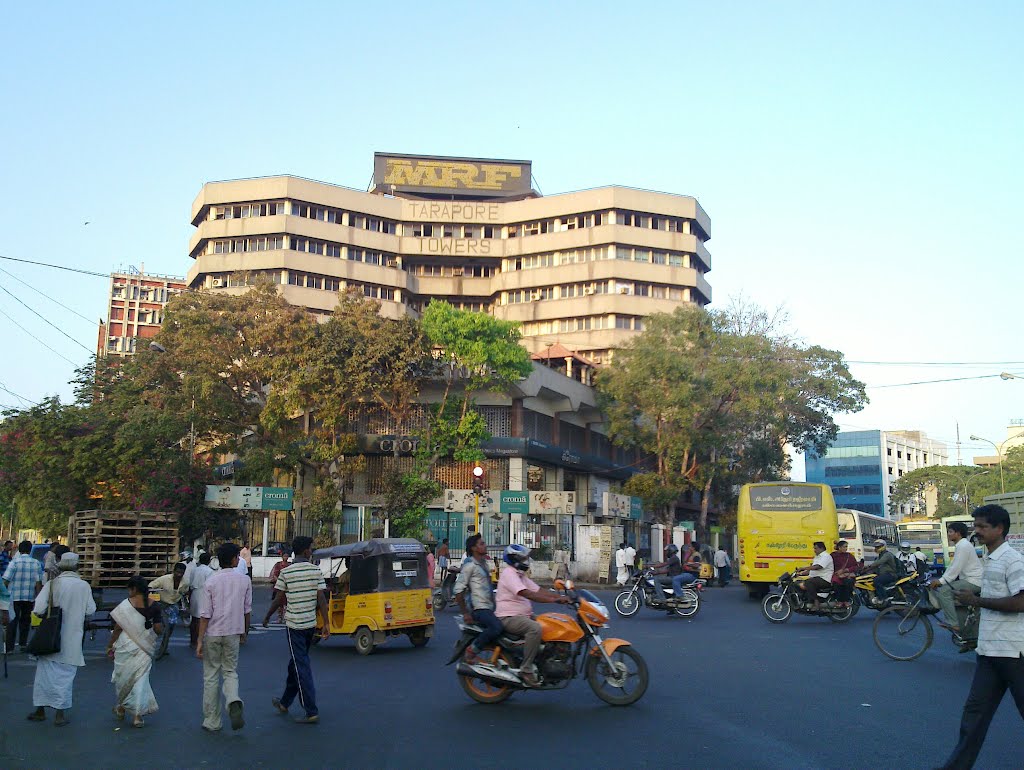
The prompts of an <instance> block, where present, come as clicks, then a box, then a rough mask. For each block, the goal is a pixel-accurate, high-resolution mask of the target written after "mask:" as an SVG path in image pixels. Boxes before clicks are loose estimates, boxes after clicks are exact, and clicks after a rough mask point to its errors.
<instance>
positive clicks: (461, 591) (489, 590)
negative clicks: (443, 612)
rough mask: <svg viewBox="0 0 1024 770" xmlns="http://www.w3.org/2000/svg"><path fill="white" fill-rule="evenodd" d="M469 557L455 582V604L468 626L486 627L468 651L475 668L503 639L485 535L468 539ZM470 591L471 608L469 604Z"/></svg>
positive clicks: (466, 657) (466, 656)
mask: <svg viewBox="0 0 1024 770" xmlns="http://www.w3.org/2000/svg"><path fill="white" fill-rule="evenodd" d="M466 555H467V556H468V557H469V560H468V561H466V562H464V563H463V565H462V569H461V570H460V572H459V578H458V580H456V581H455V601H456V602H458V604H459V609H461V610H462V619H463V620H464V621H465V622H467V623H475V624H476V625H478V626H482V627H483V631H481V632H480V635H479V636H478V637H477V638H476V639H474V640H473V643H472V644H471V645H469V647H467V648H466V655H465V660H466V662H467V663H469V664H473V663H477V662H478V661H479V654H480V651H481V650H483V649H484V648H485V647H487V646H488V645H490V644H491V642H493V641H494V640H495V639H497V638H498V637H499V636H501V631H502V625H501V621H500V620H498V616H497V615H495V614H494V591H493V587H492V583H491V571H490V570H489V569H488V568H487V543H485V542H484V538H483V535H470V536H469V537H468V538H466ZM467 591H468V592H469V596H470V603H471V606H470V605H467V604H466V592H467Z"/></svg>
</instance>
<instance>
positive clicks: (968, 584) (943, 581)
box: [931, 521, 982, 644]
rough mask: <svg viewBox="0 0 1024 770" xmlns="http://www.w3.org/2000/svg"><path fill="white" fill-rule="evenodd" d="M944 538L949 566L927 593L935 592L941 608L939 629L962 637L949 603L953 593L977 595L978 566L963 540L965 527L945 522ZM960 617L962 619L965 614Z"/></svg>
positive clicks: (971, 550) (962, 523)
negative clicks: (949, 553) (949, 546)
mask: <svg viewBox="0 0 1024 770" xmlns="http://www.w3.org/2000/svg"><path fill="white" fill-rule="evenodd" d="M946 534H947V535H948V536H949V542H951V543H952V544H953V562H952V563H951V564H950V565H949V568H948V569H947V570H946V571H945V573H943V575H942V577H941V578H939V579H938V580H933V581H932V582H931V589H932V590H933V591H934V592H935V598H936V599H937V600H938V602H939V606H940V607H942V615H943V616H944V617H945V619H946V622H945V623H944V624H943V625H945V626H946V627H948V628H949V629H950V630H951V631H953V633H955V634H957V635H959V636H961V637H963V635H962V634H961V633H960V617H959V616H958V614H957V609H956V604H955V603H954V602H953V592H954V591H971V592H972V593H978V592H979V591H980V590H981V575H982V565H981V559H979V558H978V554H977V553H976V552H975V550H974V546H973V545H971V541H970V540H968V539H967V525H966V524H964V522H962V521H951V522H949V525H948V526H947V527H946ZM964 615H965V617H966V612H964ZM971 644H973V640H972V641H971Z"/></svg>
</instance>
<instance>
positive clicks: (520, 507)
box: [498, 491, 530, 513]
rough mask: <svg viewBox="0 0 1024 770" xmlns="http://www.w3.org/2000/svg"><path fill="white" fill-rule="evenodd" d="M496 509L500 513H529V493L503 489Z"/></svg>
mask: <svg viewBox="0 0 1024 770" xmlns="http://www.w3.org/2000/svg"><path fill="white" fill-rule="evenodd" d="M498 510H499V511H500V512H501V513H529V512H530V493H529V492H509V491H503V492H502V493H501V498H500V502H499V504H498Z"/></svg>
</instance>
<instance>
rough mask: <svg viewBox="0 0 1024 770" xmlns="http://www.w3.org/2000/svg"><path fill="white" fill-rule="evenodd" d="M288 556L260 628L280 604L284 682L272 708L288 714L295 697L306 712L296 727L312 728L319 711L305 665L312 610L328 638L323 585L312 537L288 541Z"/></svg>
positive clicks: (313, 625) (312, 630)
mask: <svg viewBox="0 0 1024 770" xmlns="http://www.w3.org/2000/svg"><path fill="white" fill-rule="evenodd" d="M292 553H293V554H294V555H295V556H294V560H293V561H292V563H291V564H289V565H288V566H287V567H285V568H284V569H283V570H281V573H280V574H279V575H278V577H277V584H276V585H275V586H274V587H275V588H276V589H277V595H276V596H275V597H274V601H272V602H271V603H270V609H268V610H267V615H266V617H265V618H263V627H264V628H267V627H268V626H269V625H270V618H271V616H272V615H273V614H274V613H275V612H277V609H278V607H280V605H281V603H282V602H284V601H287V604H286V605H285V613H284V624H285V626H286V627H287V630H288V653H289V660H288V679H287V681H286V682H285V686H284V695H282V696H281V697H280V698H274V699H273V700H272V703H273V704H274V708H276V709H277V710H278V711H280V712H281V713H282V714H287V713H288V708H289V707H290V706H291V705H292V702H293V701H294V700H295V698H296V696H298V698H299V705H301V706H302V708H303V710H304V711H305V712H306V714H305V716H302V717H298V718H297V719H296V720H295V721H296V722H298V723H299V724H306V725H314V724H316V723H317V722H319V721H320V711H319V710H318V709H317V707H316V687H315V686H314V684H313V670H312V668H311V667H310V664H309V649H310V647H312V646H313V638H314V636H315V635H316V633H317V630H316V611H317V609H318V608H319V610H320V615H321V616H322V617H323V618H324V626H323V629H321V631H320V637H321V638H322V639H326V638H327V637H329V636H330V635H331V630H330V627H329V623H328V622H327V618H328V617H329V615H328V611H327V609H328V608H327V599H326V598H325V597H324V593H323V592H324V590H326V588H327V583H326V582H325V581H324V575H323V573H322V572H321V571H320V567H318V566H317V565H315V564H313V563H312V561H311V559H312V558H313V538H311V537H302V536H300V537H297V538H295V540H293V541H292Z"/></svg>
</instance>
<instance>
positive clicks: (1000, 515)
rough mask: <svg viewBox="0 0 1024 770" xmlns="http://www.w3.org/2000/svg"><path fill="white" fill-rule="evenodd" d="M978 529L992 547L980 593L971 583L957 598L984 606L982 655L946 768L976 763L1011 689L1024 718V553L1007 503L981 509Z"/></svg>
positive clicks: (977, 513)
mask: <svg viewBox="0 0 1024 770" xmlns="http://www.w3.org/2000/svg"><path fill="white" fill-rule="evenodd" d="M974 531H975V534H976V535H977V536H978V539H979V540H980V541H981V542H982V543H983V544H984V545H985V546H987V547H988V555H987V556H985V557H984V558H983V559H982V564H983V566H984V571H983V573H982V578H981V596H978V595H977V594H975V593H974V591H972V590H971V589H970V588H967V589H965V590H959V591H956V593H955V597H956V600H957V601H958V602H960V603H961V604H964V605H967V606H974V607H980V608H981V625H980V627H979V629H978V660H977V663H976V664H975V669H974V681H972V682H971V691H970V693H969V694H968V696H967V702H966V703H964V710H963V715H962V717H961V719H960V740H959V741H958V742H957V744H956V747H955V748H954V749H953V753H952V754H951V755H950V757H949V759H947V760H946V763H945V764H944V765H942V767H943V769H944V770H966V768H971V767H974V762H975V760H976V759H977V758H978V752H980V751H981V747H982V744H984V742H985V735H986V734H987V733H988V728H989V725H990V724H991V723H992V717H994V716H995V713H996V710H997V709H998V708H999V703H1000V702H1001V701H1002V700H1003V696H1004V695H1005V694H1006V691H1007V690H1009V691H1010V694H1011V695H1012V696H1013V700H1014V702H1015V703H1016V704H1017V711H1019V712H1020V715H1021V718H1022V719H1024V556H1022V555H1021V554H1020V552H1019V551H1016V550H1014V549H1013V548H1012V547H1011V546H1010V545H1009V544H1008V543H1007V542H1006V535H1007V533H1008V532H1009V531H1010V514H1009V513H1008V512H1007V511H1006V509H1005V508H1003V507H1001V506H998V505H983V506H981V507H980V508H976V509H975V510H974ZM1018 759H1019V757H1018ZM1014 764H1015V763H1014Z"/></svg>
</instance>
